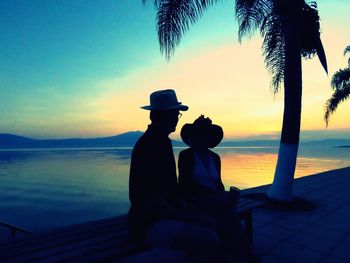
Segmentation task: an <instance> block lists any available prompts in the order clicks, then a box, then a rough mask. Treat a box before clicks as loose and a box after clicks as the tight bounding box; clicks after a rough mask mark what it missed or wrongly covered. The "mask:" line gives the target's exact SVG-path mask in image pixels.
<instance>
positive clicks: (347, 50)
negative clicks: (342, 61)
mask: <svg viewBox="0 0 350 263" xmlns="http://www.w3.org/2000/svg"><path fill="white" fill-rule="evenodd" d="M347 53H350V45H349V46H347V47H346V48H345V49H344V56H346V54H347ZM348 67H349V68H350V57H349V58H348Z"/></svg>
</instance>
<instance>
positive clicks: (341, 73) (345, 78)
mask: <svg viewBox="0 0 350 263" xmlns="http://www.w3.org/2000/svg"><path fill="white" fill-rule="evenodd" d="M349 84H350V68H345V69H339V70H338V71H337V72H335V73H334V75H333V77H332V80H331V87H332V89H333V90H335V91H336V90H341V89H343V87H344V86H346V85H349Z"/></svg>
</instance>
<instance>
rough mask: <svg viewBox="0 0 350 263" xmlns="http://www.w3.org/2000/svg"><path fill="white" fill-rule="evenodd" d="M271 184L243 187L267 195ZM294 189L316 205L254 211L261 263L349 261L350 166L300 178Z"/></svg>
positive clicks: (247, 192)
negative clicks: (310, 207)
mask: <svg viewBox="0 0 350 263" xmlns="http://www.w3.org/2000/svg"><path fill="white" fill-rule="evenodd" d="M268 187H269V186H261V187H257V188H252V189H247V190H244V191H242V196H244V195H247V194H248V195H249V194H252V195H253V193H254V194H256V193H266V191H267V189H268ZM293 193H294V196H295V197H297V198H302V199H306V200H307V201H311V202H313V203H314V205H315V207H314V208H313V209H311V210H310V209H309V210H308V211H305V210H304V211H302V210H298V209H292V210H287V211H280V210H274V209H271V208H268V207H266V208H264V207H262V208H258V209H256V210H255V211H254V214H253V222H254V247H255V251H256V253H257V254H259V255H261V256H262V259H263V260H262V262H264V263H284V262H295V263H303V262H305V263H313V262H322V263H330V262H332V263H345V262H350V167H348V168H343V169H338V170H332V171H329V172H324V173H320V174H316V175H312V176H308V177H303V178H300V179H297V180H295V184H294V191H293Z"/></svg>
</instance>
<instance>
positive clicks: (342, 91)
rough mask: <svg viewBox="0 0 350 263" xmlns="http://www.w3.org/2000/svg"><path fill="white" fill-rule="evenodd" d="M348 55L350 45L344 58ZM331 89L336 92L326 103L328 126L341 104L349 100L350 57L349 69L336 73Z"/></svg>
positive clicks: (349, 59)
mask: <svg viewBox="0 0 350 263" xmlns="http://www.w3.org/2000/svg"><path fill="white" fill-rule="evenodd" d="M347 53H350V45H349V46H347V47H346V48H345V50H344V56H345V55H346V54H347ZM331 87H332V89H333V90H334V93H333V94H332V97H331V98H330V99H329V100H327V102H326V106H325V114H324V119H325V121H326V125H327V126H328V122H329V117H330V115H331V114H332V113H334V112H335V110H336V109H337V107H338V105H339V103H340V102H342V101H344V100H346V99H348V98H349V96H350V57H349V58H348V67H347V68H344V69H339V70H338V71H337V72H335V73H334V75H333V77H332V81H331Z"/></svg>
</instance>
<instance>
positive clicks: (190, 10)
mask: <svg viewBox="0 0 350 263" xmlns="http://www.w3.org/2000/svg"><path fill="white" fill-rule="evenodd" d="M219 1H220V0H159V8H158V13H157V19H158V21H157V30H158V39H159V43H160V50H161V52H162V53H163V54H164V55H165V57H166V58H167V59H169V58H170V57H171V55H172V54H173V53H174V50H175V48H176V47H177V46H178V45H179V43H180V41H181V38H182V36H183V34H185V33H186V32H187V31H188V30H189V28H190V25H192V24H194V23H195V22H196V21H197V20H198V19H199V18H200V17H201V16H202V14H203V11H204V10H206V8H207V7H208V6H210V5H213V4H215V3H217V2H219Z"/></svg>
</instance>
